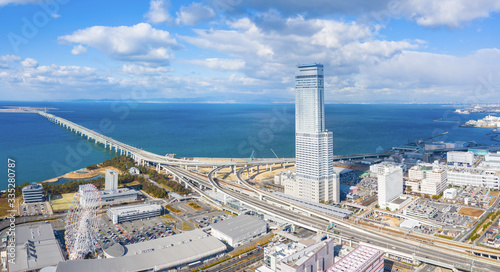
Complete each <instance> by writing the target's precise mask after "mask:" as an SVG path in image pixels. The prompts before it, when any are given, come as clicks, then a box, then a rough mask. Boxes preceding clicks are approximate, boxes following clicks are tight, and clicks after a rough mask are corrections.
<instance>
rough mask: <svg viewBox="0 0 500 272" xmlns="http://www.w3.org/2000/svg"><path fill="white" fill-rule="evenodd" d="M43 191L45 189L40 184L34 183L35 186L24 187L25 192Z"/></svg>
mask: <svg viewBox="0 0 500 272" xmlns="http://www.w3.org/2000/svg"><path fill="white" fill-rule="evenodd" d="M41 189H43V187H42V184H39V183H33V184H30V185H26V186H24V187H23V191H25V190H41Z"/></svg>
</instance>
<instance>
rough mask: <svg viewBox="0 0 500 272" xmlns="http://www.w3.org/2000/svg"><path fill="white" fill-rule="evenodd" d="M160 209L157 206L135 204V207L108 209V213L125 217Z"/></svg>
mask: <svg viewBox="0 0 500 272" xmlns="http://www.w3.org/2000/svg"><path fill="white" fill-rule="evenodd" d="M161 208H162V207H161V206H160V205H158V204H137V205H127V206H120V207H112V208H109V209H108V211H110V212H112V213H113V214H118V215H125V214H134V213H141V212H151V211H156V210H158V209H161Z"/></svg>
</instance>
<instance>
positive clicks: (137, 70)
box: [122, 64, 169, 75]
mask: <svg viewBox="0 0 500 272" xmlns="http://www.w3.org/2000/svg"><path fill="white" fill-rule="evenodd" d="M122 71H123V72H124V73H126V74H134V75H156V74H162V73H166V72H168V71H169V69H168V68H166V67H162V66H159V67H147V66H142V65H137V64H124V65H123V67H122Z"/></svg>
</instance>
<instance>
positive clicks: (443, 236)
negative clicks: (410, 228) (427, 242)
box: [434, 233, 453, 240]
mask: <svg viewBox="0 0 500 272" xmlns="http://www.w3.org/2000/svg"><path fill="white" fill-rule="evenodd" d="M434 236H437V237H441V238H444V239H448V240H453V238H452V237H450V236H446V235H442V234H437V233H436V234H434Z"/></svg>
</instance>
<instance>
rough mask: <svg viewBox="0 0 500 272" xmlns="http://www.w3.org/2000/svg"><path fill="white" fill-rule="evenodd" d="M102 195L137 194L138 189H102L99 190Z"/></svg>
mask: <svg viewBox="0 0 500 272" xmlns="http://www.w3.org/2000/svg"><path fill="white" fill-rule="evenodd" d="M99 194H101V197H103V196H109V195H119V194H137V191H136V190H134V189H129V188H118V189H117V190H116V191H113V190H101V191H99Z"/></svg>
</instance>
